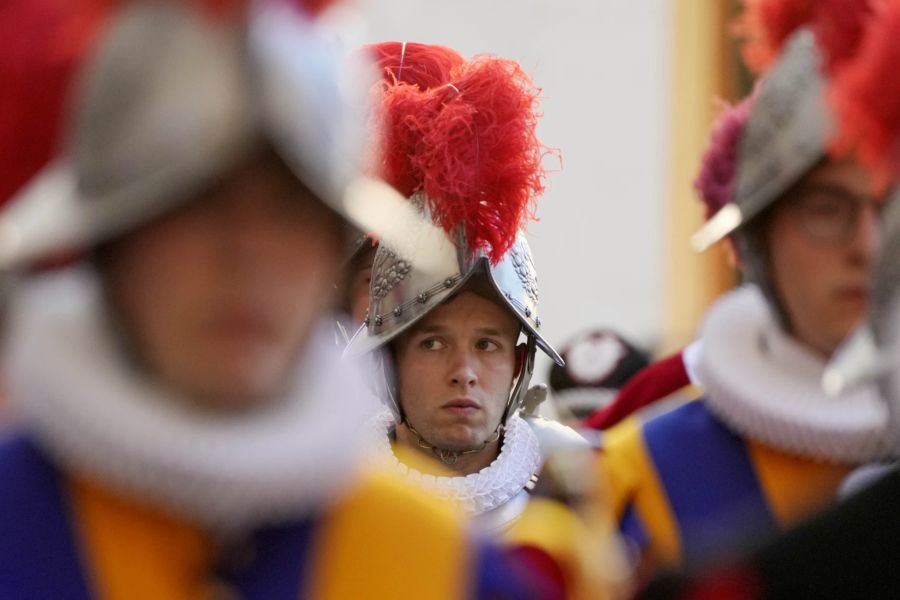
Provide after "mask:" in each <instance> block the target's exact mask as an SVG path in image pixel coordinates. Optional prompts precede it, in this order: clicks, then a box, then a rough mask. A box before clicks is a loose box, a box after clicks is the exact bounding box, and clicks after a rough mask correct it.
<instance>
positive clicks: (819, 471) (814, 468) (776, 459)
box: [746, 440, 852, 526]
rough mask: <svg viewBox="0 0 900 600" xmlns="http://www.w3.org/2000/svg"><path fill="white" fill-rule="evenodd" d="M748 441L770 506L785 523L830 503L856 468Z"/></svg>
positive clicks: (749, 449)
mask: <svg viewBox="0 0 900 600" xmlns="http://www.w3.org/2000/svg"><path fill="white" fill-rule="evenodd" d="M746 443H747V449H748V452H749V453H750V458H751V460H752V461H753V467H754V469H755V470H756V476H757V478H759V482H760V486H761V487H762V489H763V490H764V493H765V495H766V499H767V500H768V503H769V508H770V509H771V511H772V514H773V515H774V516H775V519H776V520H777V521H778V523H779V524H781V525H782V526H787V525H791V524H793V523H796V522H797V521H799V520H800V519H803V518H805V517H807V516H809V515H811V514H812V513H814V512H816V511H817V510H819V509H821V508H824V507H825V506H827V505H828V504H830V503H831V502H832V501H833V500H834V495H835V493H836V492H837V488H838V486H839V485H840V483H841V481H843V479H844V478H845V477H846V476H847V475H848V474H849V473H850V471H851V469H852V467H849V466H846V465H836V464H829V463H824V462H817V461H813V460H810V459H807V458H802V457H799V456H792V455H788V454H785V453H783V452H779V451H777V450H775V449H773V448H771V447H769V446H765V445H763V444H760V443H759V442H755V441H750V440H748V441H747V442H746Z"/></svg>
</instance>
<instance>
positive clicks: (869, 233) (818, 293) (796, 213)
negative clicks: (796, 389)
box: [766, 161, 881, 356]
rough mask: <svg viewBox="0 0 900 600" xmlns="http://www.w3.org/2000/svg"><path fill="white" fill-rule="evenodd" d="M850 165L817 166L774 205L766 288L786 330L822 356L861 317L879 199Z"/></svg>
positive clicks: (876, 240)
mask: <svg viewBox="0 0 900 600" xmlns="http://www.w3.org/2000/svg"><path fill="white" fill-rule="evenodd" d="M871 190H872V186H871V183H870V180H869V177H868V176H867V175H866V173H865V172H864V171H863V170H862V169H861V168H860V167H859V166H858V165H856V163H854V162H850V161H841V162H833V161H825V162H824V163H823V164H821V165H820V166H818V167H817V168H816V169H814V170H813V171H811V172H810V173H809V174H808V175H807V176H806V177H804V178H803V180H801V182H800V183H799V184H798V185H797V187H796V188H795V189H794V190H792V191H791V192H790V193H789V194H788V195H787V196H785V198H783V199H782V200H781V201H780V202H779V204H778V205H777V206H776V207H775V208H774V212H773V214H772V216H771V218H770V221H769V223H768V226H767V231H766V235H767V243H768V248H769V265H770V272H771V274H772V279H773V283H774V285H775V289H776V291H777V294H778V295H779V298H780V300H781V302H782V304H783V306H784V308H785V310H786V312H787V316H788V319H789V321H790V326H791V330H792V333H793V334H794V336H795V337H797V338H798V339H799V340H800V341H802V342H804V343H805V344H806V345H808V346H809V347H811V348H812V349H813V350H815V351H817V352H818V353H820V354H822V355H824V356H829V355H830V354H831V353H832V352H833V351H834V350H835V349H836V348H837V346H838V345H839V344H840V343H841V341H842V340H843V339H844V338H845V337H846V336H847V334H848V333H849V332H850V331H851V330H852V329H853V328H854V327H855V326H856V325H857V324H858V323H859V322H860V321H861V319H862V318H863V317H864V316H865V314H866V310H867V305H868V300H869V290H870V287H871V285H870V279H871V270H872V259H873V258H874V256H875V253H876V252H877V250H878V247H879V244H880V233H879V231H880V226H879V221H880V215H879V212H880V207H881V200H880V199H876V198H874V197H873V196H872V192H871Z"/></svg>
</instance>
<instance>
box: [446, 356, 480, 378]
mask: <svg viewBox="0 0 900 600" xmlns="http://www.w3.org/2000/svg"><path fill="white" fill-rule="evenodd" d="M451 360H452V361H453V363H452V366H451V369H450V383H451V384H453V385H461V386H465V387H471V386H473V385H475V383H477V381H478V374H477V371H476V369H475V360H474V357H473V356H472V353H471V352H468V351H467V350H463V349H461V350H457V351H456V352H454V353H453V356H452V359H451Z"/></svg>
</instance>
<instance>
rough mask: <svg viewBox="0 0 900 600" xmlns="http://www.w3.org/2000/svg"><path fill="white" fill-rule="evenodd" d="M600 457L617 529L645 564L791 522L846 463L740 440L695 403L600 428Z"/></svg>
mask: <svg viewBox="0 0 900 600" xmlns="http://www.w3.org/2000/svg"><path fill="white" fill-rule="evenodd" d="M600 463H601V465H602V469H603V471H604V475H605V477H606V480H607V484H608V491H609V494H610V500H611V507H612V510H613V511H614V516H615V518H616V519H617V520H618V522H619V524H620V529H621V531H622V533H623V535H624V536H625V537H626V538H628V539H630V540H631V541H633V542H634V543H635V544H636V545H637V546H638V547H639V548H640V549H641V551H642V553H643V556H644V558H645V559H646V560H647V561H649V563H650V564H651V565H670V566H671V565H677V564H684V563H693V562H698V561H703V560H706V559H709V558H710V557H712V556H713V555H714V554H715V553H717V552H720V551H722V550H726V549H727V548H729V547H732V548H733V547H734V544H736V543H740V542H741V541H746V540H748V539H758V538H761V537H765V536H767V535H771V534H773V533H775V532H777V531H779V530H781V529H783V528H784V527H785V526H787V525H790V524H792V523H795V522H796V521H798V520H799V519H802V518H803V517H805V516H807V515H809V514H810V513H812V512H814V511H815V510H816V509H818V508H820V507H822V506H823V505H825V504H827V503H828V502H830V501H831V500H832V499H833V498H834V495H835V492H836V490H837V487H838V485H839V484H840V482H841V481H842V480H843V479H844V477H845V476H846V475H847V473H848V472H849V471H850V469H851V468H852V467H850V466H847V465H837V464H832V463H827V462H824V461H817V460H814V459H812V458H805V457H800V456H794V455H788V454H785V453H783V452H781V451H779V450H776V449H774V448H772V447H770V446H767V445H764V444H762V443H759V442H756V441H754V440H751V439H746V438H742V437H741V436H739V435H737V434H736V433H735V432H733V431H732V430H730V429H729V428H728V427H726V426H725V425H724V424H723V423H722V422H721V421H720V420H719V419H718V418H716V416H715V415H713V414H712V413H711V412H710V411H709V409H708V407H707V406H706V404H705V403H704V402H703V400H702V399H700V400H695V401H692V402H688V403H687V404H685V405H683V406H681V407H679V408H677V409H675V410H673V411H671V412H668V413H665V414H663V415H660V416H657V417H655V418H652V419H650V420H649V421H646V422H641V421H640V420H639V419H638V417H632V418H630V419H628V420H626V421H624V422H622V423H621V424H619V425H618V426H617V427H615V428H613V429H611V430H609V432H608V434H607V436H606V438H605V444H604V451H603V455H602V456H601V459H600Z"/></svg>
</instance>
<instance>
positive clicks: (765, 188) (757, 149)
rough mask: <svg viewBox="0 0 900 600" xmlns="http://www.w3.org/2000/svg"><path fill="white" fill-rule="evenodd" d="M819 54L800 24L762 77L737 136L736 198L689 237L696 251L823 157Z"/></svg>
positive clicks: (826, 115) (827, 120)
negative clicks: (745, 120)
mask: <svg viewBox="0 0 900 600" xmlns="http://www.w3.org/2000/svg"><path fill="white" fill-rule="evenodd" d="M824 87H825V82H824V79H823V77H822V75H821V56H820V52H819V50H818V46H817V44H816V41H815V38H814V36H813V33H812V31H810V30H808V29H801V30H799V31H798V32H797V33H795V34H794V35H793V36H791V38H790V39H789V40H788V42H787V44H786V47H785V50H784V52H783V54H782V56H781V58H780V59H779V60H778V62H777V63H776V64H775V66H774V67H773V69H772V70H771V72H769V73H768V74H767V75H766V76H765V78H764V79H763V81H762V87H761V89H760V90H759V92H758V95H757V96H756V98H755V100H754V103H753V106H752V108H751V111H750V116H749V118H748V120H747V125H746V127H745V128H744V131H743V134H742V136H741V140H740V145H739V148H738V158H737V165H736V182H735V189H734V197H733V199H732V200H731V202H729V203H727V204H726V205H725V206H723V207H722V208H721V209H719V210H718V211H717V212H716V214H715V215H713V216H712V217H711V218H710V219H709V221H707V222H706V223H705V224H704V225H703V227H701V228H700V230H699V231H698V232H697V233H696V234H695V235H694V237H693V238H692V239H691V244H692V245H693V246H694V248H695V249H696V250H698V251H703V250H706V249H707V248H708V247H710V246H711V245H713V244H715V243H716V242H718V241H719V240H721V239H723V238H725V237H726V236H728V235H730V234H732V233H734V232H738V231H740V230H741V229H742V228H743V227H744V226H745V225H746V224H747V223H749V222H750V221H752V220H753V219H754V218H755V217H757V216H759V215H760V214H761V213H762V212H763V211H764V210H765V209H766V208H768V207H769V206H771V205H772V204H773V203H774V202H775V201H776V200H777V199H778V198H779V197H780V196H781V195H782V194H784V193H785V192H786V191H787V190H788V189H789V188H790V187H791V186H792V185H794V184H795V183H797V181H798V180H799V179H800V178H801V177H803V175H805V174H806V173H807V172H808V171H809V170H810V169H812V168H813V167H814V166H815V165H816V163H818V162H819V161H820V160H822V158H823V157H824V156H825V152H826V144H827V143H828V140H829V138H830V137H831V134H832V132H833V129H834V125H833V118H832V115H831V111H830V110H829V109H828V106H827V105H826V102H825V98H824V94H823V92H824Z"/></svg>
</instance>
